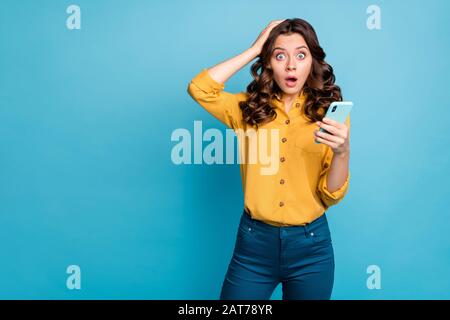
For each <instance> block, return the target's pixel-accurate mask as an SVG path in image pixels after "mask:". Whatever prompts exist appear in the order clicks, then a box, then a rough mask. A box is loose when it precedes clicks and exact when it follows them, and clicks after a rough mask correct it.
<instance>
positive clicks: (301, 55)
mask: <svg viewBox="0 0 450 320" xmlns="http://www.w3.org/2000/svg"><path fill="white" fill-rule="evenodd" d="M297 57H300V59H302V60H303V59H305V57H306V55H305V54H304V53H303V52H300V53H299V54H297Z"/></svg>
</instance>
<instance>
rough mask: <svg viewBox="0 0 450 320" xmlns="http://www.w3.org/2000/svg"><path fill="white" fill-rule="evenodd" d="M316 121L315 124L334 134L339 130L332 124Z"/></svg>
mask: <svg viewBox="0 0 450 320" xmlns="http://www.w3.org/2000/svg"><path fill="white" fill-rule="evenodd" d="M316 123H317V125H318V126H319V127H321V128H323V129H325V130H327V131H328V132H330V133H332V134H335V135H339V131H340V130H339V129H338V128H336V127H334V126H332V125H329V124H326V123H323V122H320V121H317V122H316Z"/></svg>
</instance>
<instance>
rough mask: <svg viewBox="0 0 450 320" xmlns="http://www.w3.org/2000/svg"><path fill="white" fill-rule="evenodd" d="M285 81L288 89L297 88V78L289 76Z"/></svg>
mask: <svg viewBox="0 0 450 320" xmlns="http://www.w3.org/2000/svg"><path fill="white" fill-rule="evenodd" d="M284 81H285V83H286V85H287V86H288V87H295V85H296V84H297V77H294V76H289V77H286V78H284Z"/></svg>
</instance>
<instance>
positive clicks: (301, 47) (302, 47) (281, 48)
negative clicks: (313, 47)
mask: <svg viewBox="0 0 450 320" xmlns="http://www.w3.org/2000/svg"><path fill="white" fill-rule="evenodd" d="M301 48H305V49H308V48H307V47H306V46H300V47H297V48H295V50H298V49H301ZM276 49H280V50H284V51H286V49H285V48H281V47H276V48H273V50H272V52H274V51H275V50H276Z"/></svg>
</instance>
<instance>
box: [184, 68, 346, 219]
mask: <svg viewBox="0 0 450 320" xmlns="http://www.w3.org/2000/svg"><path fill="white" fill-rule="evenodd" d="M224 88H225V85H224V84H223V83H219V82H217V81H215V80H214V79H213V78H212V77H211V76H210V74H209V72H208V70H207V69H202V71H201V72H200V73H198V74H197V75H196V76H195V77H194V78H193V79H192V80H191V82H190V83H189V85H188V93H189V94H190V96H191V97H192V98H193V99H194V100H195V101H196V102H198V103H199V104H200V105H201V106H202V107H203V108H204V109H205V110H206V111H208V112H209V113H210V114H212V115H213V116H214V117H216V118H217V119H218V120H220V121H221V122H222V123H224V124H225V125H226V126H227V127H229V128H232V129H233V130H234V131H235V132H236V133H237V134H236V135H237V137H238V141H239V145H240V149H239V150H240V157H241V159H242V160H241V162H240V171H241V177H242V187H243V192H244V205H245V209H246V210H247V212H249V213H250V215H251V216H252V218H253V219H257V220H260V221H263V222H265V223H268V224H271V225H274V226H291V225H305V224H307V223H310V222H311V221H313V220H315V219H317V218H318V217H320V216H321V215H322V214H324V213H325V211H326V210H327V209H328V207H329V206H331V205H334V204H336V203H338V202H339V201H340V200H342V199H343V198H344V196H345V194H346V193H347V190H348V185H349V179H350V172H349V173H348V175H347V178H346V180H345V182H344V184H343V185H342V186H341V187H340V188H339V189H338V190H336V191H334V192H330V191H329V190H328V189H327V176H328V173H329V171H330V165H331V160H332V157H333V151H332V149H331V148H330V147H329V146H327V145H325V144H323V143H315V142H314V130H317V129H318V126H317V125H316V124H315V122H313V123H311V122H308V121H309V120H308V118H307V117H306V116H305V114H304V108H303V106H304V102H305V100H306V97H305V95H304V94H302V93H301V94H299V95H298V96H297V97H296V99H295V101H294V102H293V105H292V107H291V109H290V110H289V112H288V113H286V110H285V108H284V107H285V106H284V102H283V101H282V100H281V99H280V98H279V97H275V98H273V99H272V101H271V105H273V106H274V107H275V111H276V113H277V117H276V118H275V120H273V121H271V122H269V123H266V124H264V125H260V126H259V128H258V130H256V128H254V127H252V126H251V125H249V124H247V123H245V122H244V121H243V117H242V111H241V109H240V107H239V102H240V101H245V100H247V93H246V92H239V93H230V92H226V91H224ZM346 125H347V126H348V128H349V129H350V116H349V117H347V120H346ZM261 129H266V132H265V135H262V134H259V132H262V131H264V130H261ZM252 130H253V131H256V132H257V133H258V134H256V135H253V137H256V140H251V139H252V138H250V137H252V135H251V134H248V135H246V134H245V133H246V132H251V131H252ZM264 137H265V138H266V139H263V138H264ZM250 141H253V142H254V141H257V144H256V145H257V146H258V150H259V147H260V146H261V143H265V146H264V148H263V149H264V150H266V149H267V150H269V151H270V152H272V155H273V154H275V155H276V156H277V159H276V160H279V161H277V164H273V163H272V165H271V166H269V165H268V161H267V157H266V158H263V157H258V155H261V154H260V153H258V152H256V153H254V154H253V155H254V156H255V157H253V158H252V156H251V155H250V154H252V151H254V150H256V149H252V147H251V146H252V145H253V146H254V144H252V143H251V142H250ZM277 150H278V152H276V151H277ZM270 152H266V154H271V153H270ZM263 154H264V152H263ZM255 158H256V161H254V160H253V161H252V160H251V159H255ZM260 158H261V159H260Z"/></svg>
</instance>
